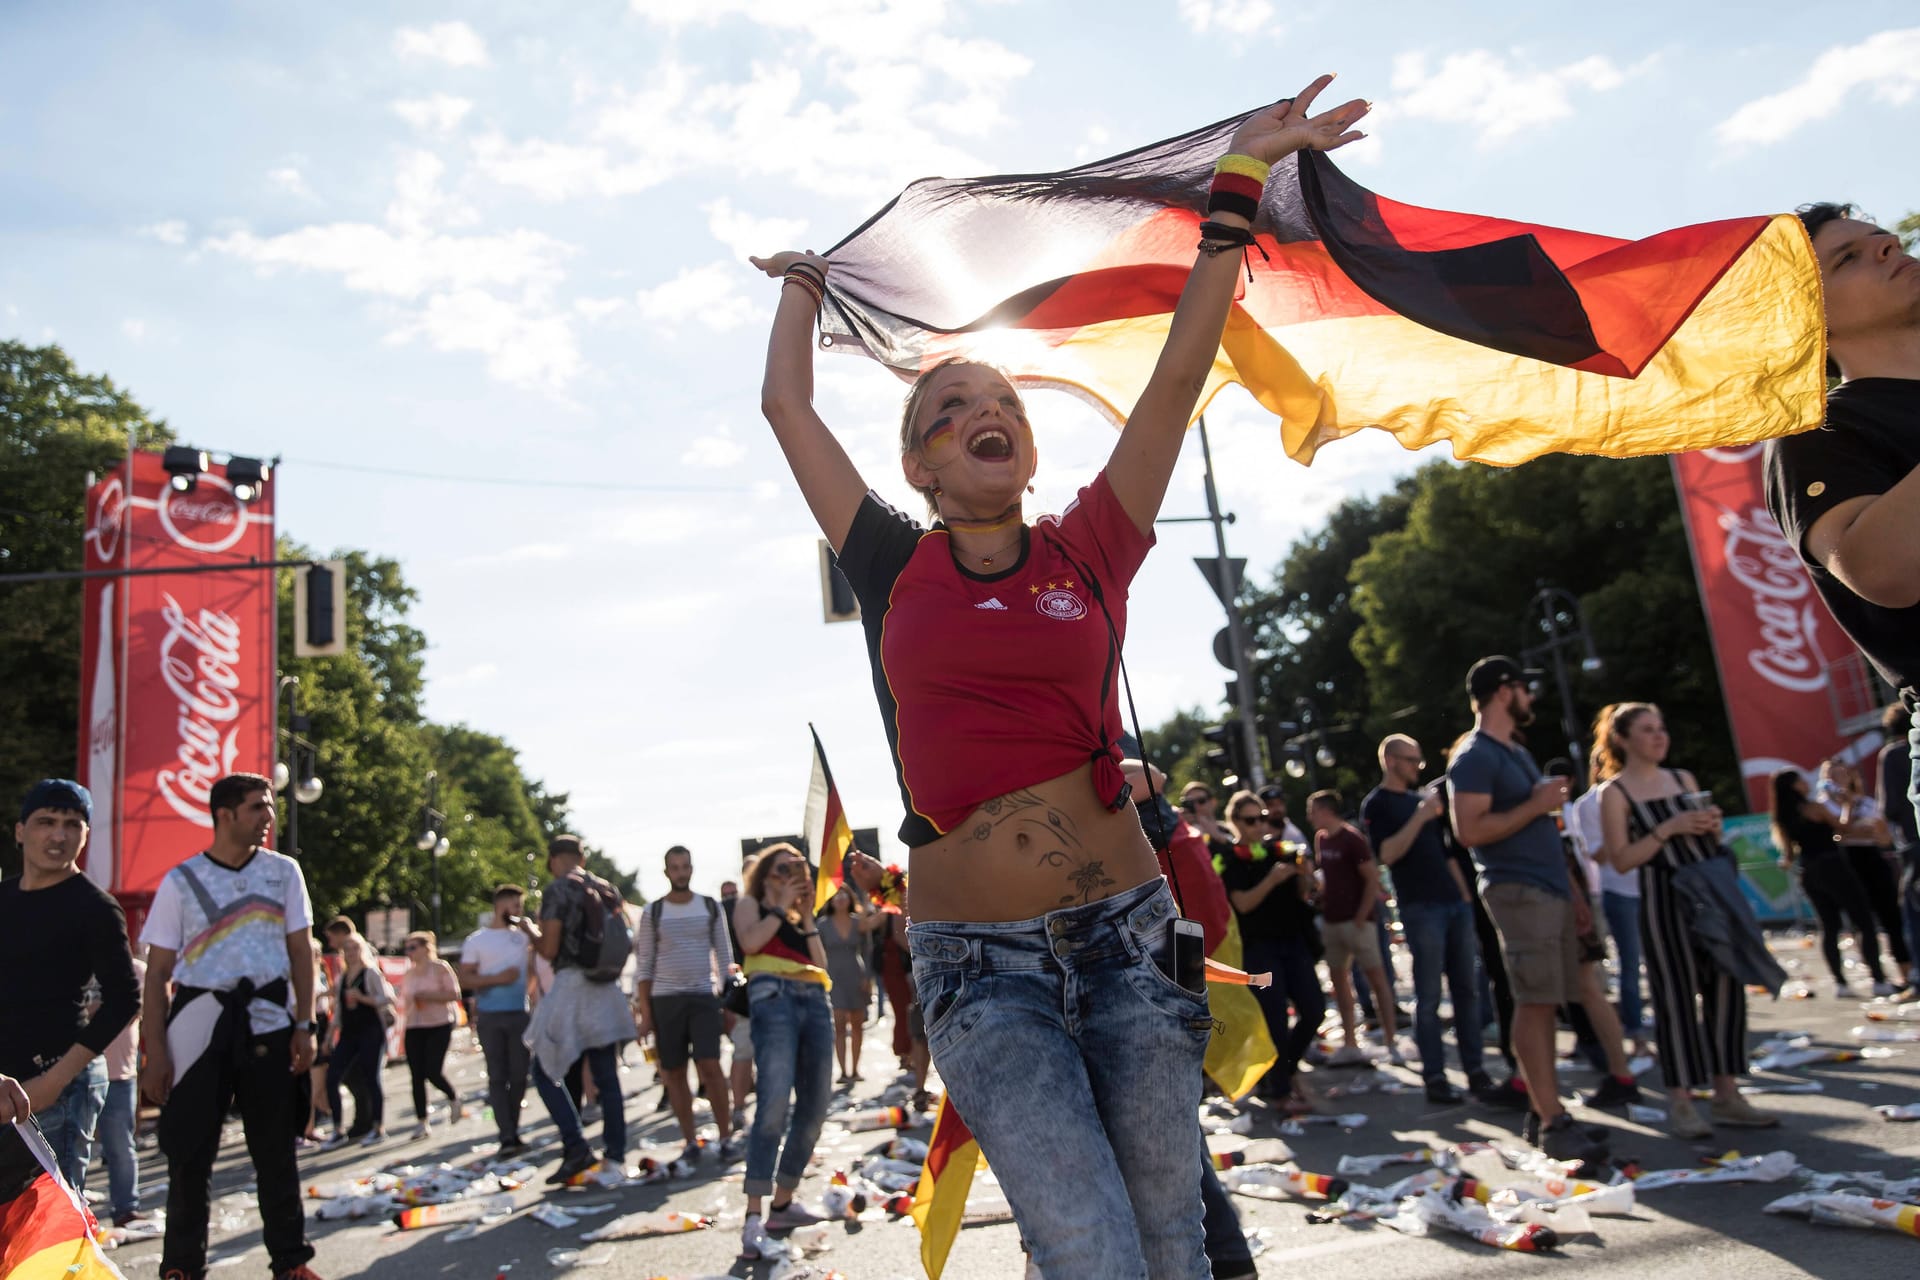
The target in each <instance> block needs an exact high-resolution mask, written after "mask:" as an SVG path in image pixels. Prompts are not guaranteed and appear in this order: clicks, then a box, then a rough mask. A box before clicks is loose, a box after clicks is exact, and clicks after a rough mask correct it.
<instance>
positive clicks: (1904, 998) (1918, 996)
mask: <svg viewBox="0 0 1920 1280" xmlns="http://www.w3.org/2000/svg"><path fill="white" fill-rule="evenodd" d="M1915 1001H1920V982H1909V983H1908V984H1907V989H1906V990H1905V991H1902V992H1901V993H1900V994H1899V995H1897V996H1895V997H1893V1002H1894V1003H1895V1004H1913V1003H1914V1002H1915Z"/></svg>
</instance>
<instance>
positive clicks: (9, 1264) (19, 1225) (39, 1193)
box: [0, 1120, 126, 1280]
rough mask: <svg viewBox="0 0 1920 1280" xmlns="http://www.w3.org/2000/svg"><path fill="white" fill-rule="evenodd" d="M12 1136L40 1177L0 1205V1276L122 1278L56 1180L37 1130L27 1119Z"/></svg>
mask: <svg viewBox="0 0 1920 1280" xmlns="http://www.w3.org/2000/svg"><path fill="white" fill-rule="evenodd" d="M14 1133H15V1134H17V1135H18V1137H19V1140H20V1141H22V1142H24V1143H25V1144H26V1145H27V1147H28V1148H29V1149H30V1150H31V1151H32V1152H33V1153H34V1155H35V1156H36V1157H38V1158H39V1161H40V1168H41V1173H40V1176H39V1177H37V1178H35V1179H34V1180H33V1181H32V1182H31V1183H29V1184H28V1185H27V1189H26V1190H25V1191H22V1192H21V1193H20V1194H19V1195H17V1196H15V1197H14V1198H13V1199H11V1200H9V1201H7V1202H6V1203H5V1204H0V1277H4V1278H5V1280H126V1276H125V1275H123V1274H122V1273H121V1271H120V1269H119V1268H118V1267H116V1266H114V1265H113V1264H112V1263H111V1262H108V1261H107V1256H106V1254H104V1253H102V1252H101V1251H100V1246H99V1245H98V1244H97V1243H95V1241H94V1238H93V1233H94V1231H95V1229H96V1228H97V1226H98V1224H97V1223H96V1222H95V1221H94V1217H93V1215H92V1214H91V1213H89V1212H88V1211H87V1209H86V1206H85V1205H83V1204H82V1203H81V1201H80V1199H79V1197H78V1196H76V1195H74V1193H73V1191H72V1189H71V1188H69V1187H68V1186H67V1184H66V1183H65V1182H63V1181H61V1179H60V1175H59V1173H58V1172H56V1169H55V1165H54V1160H53V1152H52V1150H51V1149H49V1148H48V1146H47V1142H46V1139H45V1138H42V1137H41V1136H40V1130H39V1129H38V1128H36V1127H34V1125H33V1124H32V1122H31V1121H28V1122H24V1123H23V1122H21V1121H18V1120H16V1121H14ZM9 1138H11V1135H9Z"/></svg>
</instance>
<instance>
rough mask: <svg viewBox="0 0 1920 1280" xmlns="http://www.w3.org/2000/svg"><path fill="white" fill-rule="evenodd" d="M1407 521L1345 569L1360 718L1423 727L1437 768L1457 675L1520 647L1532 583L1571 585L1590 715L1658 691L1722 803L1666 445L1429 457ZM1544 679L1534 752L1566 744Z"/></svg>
mask: <svg viewBox="0 0 1920 1280" xmlns="http://www.w3.org/2000/svg"><path fill="white" fill-rule="evenodd" d="M1415 482H1416V483H1415V488H1414V490H1413V495H1412V504H1411V506H1410V508H1409V511H1408V517H1407V522H1406V525H1405V527H1404V528H1402V529H1399V530H1397V531H1392V532H1387V533H1383V534H1381V535H1380V536H1379V537H1377V538H1375V539H1374V541H1373V544H1372V547H1371V548H1370V549H1369V550H1368V552H1367V553H1366V554H1365V555H1363V556H1361V557H1360V558H1359V559H1357V560H1355V561H1354V563H1353V567H1352V581H1353V587H1354V590H1353V603H1354V608H1355V610H1356V612H1357V614H1358V616H1359V618H1360V626H1359V628H1358V630H1357V631H1356V632H1355V633H1354V637H1353V649H1354V654H1355V656H1356V657H1357V658H1358V659H1359V660H1360V662H1361V663H1362V664H1363V665H1364V666H1365V667H1366V668H1367V671H1368V676H1369V681H1370V688H1371V703H1372V706H1371V712H1372V714H1371V715H1370V716H1369V717H1368V730H1369V732H1370V733H1374V734H1378V733H1383V732H1385V731H1387V728H1388V726H1389V725H1392V726H1394V727H1397V728H1400V729H1401V730H1402V731H1404V732H1409V733H1412V734H1413V735H1414V736H1415V737H1417V738H1418V739H1419V740H1420V742H1421V744H1422V746H1423V748H1424V749H1425V751H1426V753H1427V758H1428V760H1429V761H1431V762H1432V763H1433V765H1434V767H1435V768H1436V769H1437V768H1438V767H1439V766H1440V762H1441V761H1443V760H1444V759H1445V754H1446V750H1447V747H1448V746H1449V744H1451V743H1452V741H1453V740H1454V738H1455V737H1456V736H1457V735H1458V734H1460V733H1462V732H1464V731H1465V730H1466V729H1467V728H1469V727H1470V725H1471V712H1470V710H1469V709H1468V706H1467V700H1466V691H1465V688H1464V683H1463V681H1464V677H1465V674H1466V670H1467V667H1468V666H1469V665H1471V664H1472V663H1473V662H1474V660H1476V659H1477V658H1480V657H1483V656H1485V655H1486V654H1489V653H1508V654H1512V655H1514V656H1516V657H1517V656H1519V650H1521V649H1522V648H1524V647H1525V646H1526V644H1528V643H1529V642H1530V641H1531V640H1532V639H1534V638H1536V637H1535V636H1530V635H1529V634H1528V633H1527V632H1526V631H1525V624H1526V620H1527V616H1528V603H1529V601H1530V599H1531V598H1532V596H1533V594H1534V592H1535V591H1536V590H1537V587H1538V584H1540V583H1542V582H1551V583H1552V584H1554V585H1556V586H1559V587H1562V588H1564V589H1566V590H1568V591H1570V592H1572V593H1573V595H1574V596H1575V597H1577V598H1578V599H1579V600H1580V603H1581V607H1582V612H1583V613H1584V615H1585V617H1586V621H1587V625H1588V628H1589V630H1590V632H1591V634H1592V636H1593V639H1594V644H1595V646H1596V649H1597V651H1598V653H1599V655H1600V657H1601V658H1602V660H1603V662H1604V663H1605V666H1604V668H1603V669H1602V670H1601V671H1600V672H1598V673H1593V674H1588V673H1582V672H1580V671H1579V670H1578V667H1577V657H1578V655H1571V657H1572V658H1573V659H1574V660H1575V661H1576V667H1575V670H1574V674H1573V676H1572V693H1573V699H1574V703H1575V710H1576V714H1577V716H1578V717H1579V719H1580V722H1581V725H1582V727H1583V729H1584V726H1585V725H1586V723H1587V722H1589V721H1590V720H1591V717H1592V716H1593V714H1594V712H1595V711H1597V710H1598V709H1599V708H1600V707H1601V706H1603V705H1604V704H1606V703H1609V702H1615V701H1621V700H1626V699H1647V700H1650V701H1654V702H1657V703H1659V704H1660V706H1661V708H1662V709H1663V710H1664V712H1665V713H1666V718H1667V723H1668V726H1669V727H1670V728H1671V730H1672V731H1673V735H1674V759H1675V761H1676V762H1677V763H1682V764H1684V765H1686V766H1687V767H1689V768H1691V769H1693V770H1694V772H1695V773H1696V774H1697V775H1698V776H1699V778H1700V780H1701V783H1702V785H1704V786H1707V787H1710V788H1712V789H1713V790H1714V792H1715V793H1716V795H1717V796H1719V797H1721V798H1722V803H1724V804H1727V805H1728V807H1729V808H1737V807H1738V806H1739V804H1740V800H1741V798H1742V797H1743V795H1744V791H1743V788H1742V787H1741V786H1740V785H1739V773H1738V767H1737V764H1736V762H1735V759H1734V755H1733V744H1732V738H1731V735H1730V733H1729V730H1728V727H1727V722H1726V716H1725V711H1724V707H1723V703H1722V701H1721V694H1720V687H1719V679H1718V677H1717V675H1716V673H1715V670H1714V664H1713V653H1712V647H1711V644H1710V641H1709V638H1708V634H1707V625H1706V619H1705V616H1704V614H1703V613H1702V611H1701V608H1700V600H1699V594H1698V590H1697V588H1696V585H1695V582H1694V577H1693V566H1692V560H1691V556H1690V552H1689V548H1688V544H1687V538H1686V534H1685V529H1684V526H1683V524H1682V521H1681V516H1680V507H1679V502H1678V499H1677V497H1676V495H1675V493H1674V487H1673V481H1672V478H1671V472H1670V468H1669V464H1668V462H1667V460H1666V459H1664V458H1635V459H1624V460H1621V459H1607V458H1589V457H1574V456H1565V455H1560V456H1552V457H1547V458H1542V459H1539V460H1538V461H1535V462H1531V463H1528V464H1527V465H1526V466H1524V467H1516V468H1513V469H1510V470H1502V469H1496V468H1491V467H1477V466H1464V467H1463V466H1455V465H1452V464H1450V463H1444V462H1442V463H1435V464H1430V465H1429V466H1427V467H1423V468H1422V469H1421V470H1420V471H1419V472H1418V473H1417V474H1416V476H1415ZM1560 719H1561V709H1560V707H1559V705H1558V694H1557V692H1556V690H1555V689H1554V688H1553V683H1552V681H1551V680H1549V681H1548V682H1547V687H1546V688H1545V689H1544V691H1543V693H1542V696H1541V698H1540V700H1539V703H1538V710H1537V721H1536V723H1535V725H1534V727H1533V729H1532V730H1531V732H1530V737H1531V740H1532V744H1533V748H1534V752H1535V755H1536V756H1538V757H1540V758H1541V759H1543V760H1545V759H1549V758H1551V757H1554V756H1562V755H1565V754H1566V753H1567V752H1566V741H1565V735H1564V734H1563V733H1562V732H1561V729H1560Z"/></svg>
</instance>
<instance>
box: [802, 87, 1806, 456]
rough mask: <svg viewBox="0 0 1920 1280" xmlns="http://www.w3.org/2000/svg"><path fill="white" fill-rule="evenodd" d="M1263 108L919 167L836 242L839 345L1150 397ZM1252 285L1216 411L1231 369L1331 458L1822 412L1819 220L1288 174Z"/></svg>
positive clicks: (1643, 438)
mask: <svg viewBox="0 0 1920 1280" xmlns="http://www.w3.org/2000/svg"><path fill="white" fill-rule="evenodd" d="M1239 121H1240V118H1239V117H1236V118H1235V119H1232V120H1226V121H1221V122H1220V123H1218V124H1214V125H1209V126H1207V127H1206V128H1204V129H1198V130H1195V131H1194V132H1192V133H1188V134H1183V135H1181V136H1180V137H1177V138H1171V139H1168V140H1165V141H1163V142H1158V143H1154V144H1152V145H1150V146H1147V147H1142V148H1139V149H1137V150H1134V151H1130V152H1127V153H1124V154H1122V155H1119V156H1114V157H1111V158H1109V159H1107V160H1102V161H1097V162H1095V163H1093V164H1090V165H1084V166H1081V167H1080V168H1077V169H1070V170H1066V171H1064V172H1061V173H1053V174H1024V175H1012V176H1000V177H989V178H978V179H967V180H952V179H927V180H924V181H921V182H916V183H914V184H913V185H912V186H910V187H908V188H907V189H906V190H905V191H904V192H902V193H901V194H900V195H899V196H898V197H896V198H895V199H894V201H893V202H891V203H890V204H889V205H888V206H887V207H886V208H884V209H883V210H881V211H880V212H879V213H878V214H876V215H875V216H874V217H873V218H871V219H869V220H868V221H867V222H866V223H865V224H864V225H863V226H862V227H860V228H859V229H858V230H857V231H855V232H854V233H853V234H852V235H850V236H848V237H847V238H846V239H845V240H843V241H841V243H840V244H839V245H837V246H836V247H835V248H834V249H833V250H832V251H831V252H830V253H829V254H828V257H829V259H830V261H831V262H832V264H833V267H832V270H831V272H830V273H829V278H828V293H829V299H828V304H827V306H826V308H825V309H824V311H823V313H822V318H821V328H822V333H823V337H824V340H825V341H826V343H827V344H828V346H829V347H830V348H839V349H843V350H850V351H854V352H858V353H863V354H866V355H869V356H871V357H873V358H874V359H876V360H879V361H880V362H881V363H883V364H885V365H887V366H888V367H889V368H891V369H893V370H895V371H896V372H898V373H899V374H901V376H903V377H912V376H914V375H915V374H917V373H918V371H919V370H920V369H922V368H924V367H926V366H927V365H929V364H931V363H933V362H935V361H938V360H940V359H944V358H946V357H948V356H953V355H960V356H966V357H969V358H974V359H981V360H987V361H991V362H993V363H996V364H999V365H1000V366H1001V367H1003V368H1005V369H1007V371H1008V372H1009V373H1011V374H1012V375H1013V376H1014V377H1015V378H1016V379H1018V380H1021V381H1023V382H1025V383H1026V384H1028V385H1054V386H1061V387H1065V388H1068V389H1073V390H1077V391H1080V392H1082V393H1084V394H1086V395H1088V396H1089V397H1090V398H1092V399H1093V400H1094V401H1095V402H1096V403H1097V404H1099V405H1101V406H1103V407H1104V408H1105V409H1106V410H1107V411H1108V412H1109V413H1110V414H1112V415H1113V416H1114V417H1115V418H1116V419H1118V418H1120V417H1122V416H1123V415H1124V414H1125V413H1126V412H1127V411H1128V410H1129V409H1130V408H1131V406H1132V404H1133V402H1134V401H1135V400H1136V399H1137V397H1138V395H1139V392H1140V390H1141V389H1142V388H1143V387H1144V385H1145V380H1146V378H1147V376H1148V373H1149V372H1150V370H1151V368H1152V364H1153V359H1154V357H1155V356H1156V355H1157V353H1158V348H1159V346H1160V344H1161V343H1162V342H1163V341H1164V339H1165V334H1166V324H1167V321H1168V319H1169V317H1170V315H1171V313H1172V311H1173V309H1174V306H1175V304H1176V303H1177V301H1178V299H1179V296H1180V292H1181V289H1182V288H1183V286H1184V285H1185V283H1186V279H1187V275H1188V273H1189V271H1190V270H1191V268H1192V264H1193V261H1194V253H1195V245H1196V243H1197V240H1198V234H1197V228H1198V225H1199V222H1200V220H1201V219H1202V217H1203V216H1204V211H1205V208H1206V202H1207V197H1208V192H1209V190H1210V187H1211V184H1212V183H1213V181H1214V174H1213V165H1214V162H1215V161H1216V160H1217V159H1218V158H1219V156H1220V155H1221V154H1222V153H1223V152H1224V151H1225V150H1226V143H1227V139H1228V138H1229V137H1230V136H1231V134H1232V131H1233V129H1234V128H1235V127H1236V126H1237V125H1238V124H1239ZM1254 229H1255V232H1256V236H1257V239H1258V244H1259V247H1260V249H1262V250H1264V251H1265V256H1264V257H1263V256H1262V254H1261V253H1259V252H1249V253H1248V255H1247V263H1248V267H1249V270H1250V271H1251V274H1252V277H1253V278H1252V280H1251V282H1249V283H1247V284H1246V285H1245V286H1244V288H1243V289H1242V291H1241V295H1240V297H1239V298H1238V299H1237V301H1236V304H1235V307H1234V310H1233V313H1232V315H1231V316H1230V317H1229V320H1228V323H1227V334H1226V336H1225V337H1224V338H1223V340H1222V343H1221V349H1220V354H1219V356H1218V358H1217V360H1216V363H1215V367H1214V370H1213V373H1212V375H1211V377H1210V378H1209V381H1208V385H1207V387H1206V389H1205V391H1204V392H1203V394H1202V397H1201V399H1200V403H1199V407H1200V408H1204V407H1205V405H1206V403H1207V400H1208V399H1209V398H1210V397H1211V396H1212V394H1214V392H1216V391H1217V390H1218V389H1219V387H1221V386H1224V385H1225V384H1226V383H1228V382H1238V383H1240V384H1241V385H1243V386H1245V387H1246V388H1247V390H1248V391H1250V392H1251V393H1252V394H1253V395H1254V397H1255V398H1256V399H1257V400H1259V401H1260V402H1261V403H1262V404H1263V405H1265V406H1266V407H1267V408H1268V409H1270V410H1271V411H1272V412H1274V413H1275V414H1276V415H1278V416H1279V417H1280V419H1281V422H1282V436H1283V439H1284V441H1285V443H1286V446H1287V449H1288V451H1289V452H1290V453H1291V454H1293V456H1295V457H1296V458H1298V459H1300V460H1301V461H1303V462H1305V461H1311V459H1312V456H1313V453H1314V451H1315V450H1316V449H1317V448H1318V447H1319V446H1320V445H1322V444H1324V443H1326V442H1327V441H1329V440H1333V439H1338V438H1339V437H1341V436H1343V435H1347V434H1351V433H1352V432H1354V431H1357V430H1360V429H1362V428H1365V427H1377V428H1381V429H1384V430H1387V431H1390V432H1392V433H1394V434H1395V435H1396V436H1398V437H1399V438H1400V439H1401V440H1402V441H1403V442H1404V443H1405V444H1407V445H1408V446H1409V447H1420V446H1422V445H1425V444H1429V443H1432V442H1434V441H1436V440H1447V441H1449V442H1450V443H1451V444H1452V446H1453V450H1454V452H1455V454H1456V455H1457V456H1460V457H1463V458H1478V459H1480V460H1483V461H1488V462H1496V463H1515V462H1521V461H1525V460H1526V459H1527V458H1530V457H1537V456H1539V455H1540V454H1542V453H1547V452H1590V453H1602V454H1608V455H1612V456H1630V455H1635V454H1645V453H1664V452H1674V451H1679V450H1687V449H1698V448H1706V447H1713V446H1720V445H1729V444H1735V443H1748V442H1752V441H1755V440H1760V439H1765V438H1769V437H1772V436H1778V435H1785V434H1789V433H1791V432H1795V431H1799V430H1803V429H1806V428H1807V427H1810V426H1813V425H1815V424H1817V423H1818V422H1819V421H1820V419H1821V413H1822V397H1823V394H1824V390H1825V378H1824V364H1825V354H1826V353H1825V348H1824V339H1823V333H1822V328H1823V325H1822V316H1821V304H1820V284H1819V272H1818V267H1817V264H1816V263H1815V262H1814V260H1813V256H1812V252H1811V247H1810V245H1809V244H1808V242H1807V237H1806V235H1805V233H1804V231H1803V230H1802V229H1801V227H1800V224H1799V222H1798V220H1797V219H1795V218H1793V217H1791V216H1790V215H1788V216H1755V217H1745V218H1734V219H1729V220H1726V221H1722V222H1711V223H1703V224H1700V225H1697V226H1688V227H1680V228H1677V229H1675V230H1672V231H1665V232H1661V233H1659V234H1657V235H1653V236H1649V237H1646V238H1645V239H1640V240H1624V239H1619V238H1616V237H1611V236H1604V235H1595V234H1592V233H1589V232H1583V231H1573V230H1567V229H1564V228H1558V227H1549V226H1544V225H1535V224H1530V223H1523V222H1517V221H1513V220H1510V219H1504V218H1496V217H1488V216H1484V215H1479V214H1468V213H1454V212H1448V211H1445V210H1438V209H1426V208H1421V207H1419V206H1416V205H1410V204H1403V203H1400V202H1397V201H1393V200H1389V199H1387V198H1386V197H1383V196H1380V195H1377V194H1375V193H1373V192H1371V191H1369V190H1367V189H1365V188H1364V187H1361V186H1360V185H1359V184H1358V183H1356V182H1354V181H1353V180H1352V179H1351V178H1349V177H1348V176H1347V175H1346V174H1344V173H1342V172H1341V171H1340V170H1339V169H1338V168H1337V167H1336V166H1335V165H1334V164H1333V162H1332V161H1331V160H1330V159H1328V158H1327V157H1326V156H1325V155H1322V154H1320V153H1318V152H1305V153H1302V154H1300V155H1297V156H1291V157H1288V158H1287V159H1286V160H1284V161H1282V162H1281V163H1280V164H1279V165H1276V166H1275V168H1274V171H1273V175H1272V176H1271V178H1270V179H1269V180H1268V182H1267V184H1266V186H1265V188H1264V193H1263V195H1262V197H1261V204H1260V213H1259V217H1258V218H1257V219H1256V220H1255V224H1254Z"/></svg>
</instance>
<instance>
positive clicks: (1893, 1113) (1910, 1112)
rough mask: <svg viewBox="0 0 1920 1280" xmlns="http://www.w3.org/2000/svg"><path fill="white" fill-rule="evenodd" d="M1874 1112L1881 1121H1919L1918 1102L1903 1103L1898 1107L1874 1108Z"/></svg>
mask: <svg viewBox="0 0 1920 1280" xmlns="http://www.w3.org/2000/svg"><path fill="white" fill-rule="evenodd" d="M1874 1111H1875V1112H1876V1113H1878V1114H1879V1116H1880V1118H1881V1119H1882V1120H1920V1102H1903V1103H1901V1104H1900V1105H1899V1106H1888V1107H1875V1108H1874Z"/></svg>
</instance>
